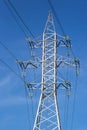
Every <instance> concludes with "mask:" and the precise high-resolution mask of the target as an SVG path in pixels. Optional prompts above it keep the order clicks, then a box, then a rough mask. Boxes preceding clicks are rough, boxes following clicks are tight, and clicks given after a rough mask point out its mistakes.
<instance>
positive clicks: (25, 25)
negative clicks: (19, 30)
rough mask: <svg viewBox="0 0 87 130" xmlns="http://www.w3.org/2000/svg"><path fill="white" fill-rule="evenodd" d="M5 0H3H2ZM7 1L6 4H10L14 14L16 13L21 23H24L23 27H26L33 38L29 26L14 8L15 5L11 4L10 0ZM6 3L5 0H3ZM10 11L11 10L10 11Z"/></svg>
mask: <svg viewBox="0 0 87 130" xmlns="http://www.w3.org/2000/svg"><path fill="white" fill-rule="evenodd" d="M4 1H5V0H4ZM7 1H8V4H9V5H10V7H11V8H12V9H13V11H14V12H15V14H16V15H17V17H18V18H19V19H20V21H21V23H22V24H23V25H24V27H25V28H26V29H27V31H28V32H29V33H30V34H31V36H32V37H33V38H35V37H34V35H33V33H32V32H31V30H30V29H29V27H28V26H27V24H26V23H25V21H24V20H23V18H22V17H21V15H20V14H19V12H18V11H17V9H16V8H15V6H14V5H13V3H12V2H11V1H10V0H7ZM5 3H6V1H5ZM11 12H12V11H11Z"/></svg>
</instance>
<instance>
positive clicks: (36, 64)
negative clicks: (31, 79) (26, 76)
mask: <svg viewBox="0 0 87 130" xmlns="http://www.w3.org/2000/svg"><path fill="white" fill-rule="evenodd" d="M16 61H17V63H18V64H19V66H20V68H21V69H22V70H26V69H29V68H40V67H41V61H40V60H39V61H38V60H27V61H21V60H16Z"/></svg>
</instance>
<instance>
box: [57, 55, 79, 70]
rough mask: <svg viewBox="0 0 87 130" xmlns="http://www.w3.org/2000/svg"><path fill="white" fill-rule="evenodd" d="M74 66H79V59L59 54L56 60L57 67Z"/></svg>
mask: <svg viewBox="0 0 87 130" xmlns="http://www.w3.org/2000/svg"><path fill="white" fill-rule="evenodd" d="M65 66H67V67H70V68H71V67H76V68H80V61H79V59H77V58H68V57H64V56H59V58H58V60H57V67H65Z"/></svg>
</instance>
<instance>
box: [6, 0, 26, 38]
mask: <svg viewBox="0 0 87 130" xmlns="http://www.w3.org/2000/svg"><path fill="white" fill-rule="evenodd" d="M4 3H5V5H6V6H7V8H8V10H9V11H10V13H11V15H12V17H13V18H14V20H15V21H16V23H17V25H18V26H19V28H20V29H21V31H22V32H23V34H24V36H25V37H28V36H27V34H26V32H25V30H24V29H23V27H22V26H21V25H20V23H19V21H18V19H17V18H16V16H15V15H14V13H13V12H12V10H11V8H10V6H9V5H8V3H7V1H6V0H4Z"/></svg>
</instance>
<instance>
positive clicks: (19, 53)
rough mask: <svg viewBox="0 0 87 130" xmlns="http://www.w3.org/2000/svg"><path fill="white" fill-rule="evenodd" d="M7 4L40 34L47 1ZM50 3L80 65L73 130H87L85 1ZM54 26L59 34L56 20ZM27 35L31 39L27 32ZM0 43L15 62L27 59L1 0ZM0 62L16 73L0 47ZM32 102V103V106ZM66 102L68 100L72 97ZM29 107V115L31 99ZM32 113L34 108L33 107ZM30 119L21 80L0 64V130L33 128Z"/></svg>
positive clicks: (21, 36) (20, 37)
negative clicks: (16, 59) (70, 41)
mask: <svg viewBox="0 0 87 130" xmlns="http://www.w3.org/2000/svg"><path fill="white" fill-rule="evenodd" d="M11 1H12V2H13V4H14V5H15V7H16V9H17V10H18V12H19V13H20V15H21V16H22V18H23V19H24V21H25V23H26V24H27V25H28V27H29V28H30V30H31V31H32V33H33V34H34V35H35V36H38V35H40V34H42V33H43V30H44V26H45V23H46V20H47V16H48V12H49V10H50V6H49V4H48V1H47V0H36V1H35V0H11ZM51 1H52V4H53V6H54V7H55V10H56V13H57V14H58V16H59V18H60V21H61V23H62V26H63V28H64V30H65V32H66V34H67V35H69V36H70V38H71V40H72V47H73V50H74V52H75V54H76V56H77V57H78V58H79V59H80V62H81V68H80V76H79V80H78V87H77V93H76V105H75V115H74V122H73V130H87V87H86V84H87V79H86V77H87V73H86V71H87V68H86V67H87V58H86V55H87V43H86V42H87V36H86V34H87V1H86V0H82V1H81V0H66V1H65V0H51ZM55 25H56V30H57V33H58V34H62V32H61V31H60V28H59V25H58V24H57V22H56V20H55ZM22 26H23V25H22ZM24 29H25V28H24ZM25 31H26V30H25ZM26 32H27V31H26ZM28 36H29V37H31V35H30V34H29V33H28ZM0 41H2V42H3V43H4V44H5V46H7V47H8V48H9V50H11V51H12V52H13V54H14V55H15V57H17V58H18V59H22V60H25V59H28V57H29V56H30V52H29V51H28V48H27V45H26V41H25V36H24V34H23V32H22V31H21V30H20V28H19V27H18V25H17V23H16V22H15V20H14V19H13V17H12V15H11V13H10V12H9V10H8V8H7V7H6V5H5V4H4V0H0ZM0 59H2V60H4V61H5V62H6V63H7V64H9V66H11V67H12V68H13V69H14V70H15V71H16V72H18V73H19V70H18V67H17V64H16V61H15V60H14V59H13V57H12V56H11V55H10V54H9V53H8V51H7V50H5V48H3V47H2V46H1V45H0ZM73 87H74V86H73ZM34 99H35V98H34ZM34 99H33V103H34V104H35V100H34ZM37 100H38V96H37ZM70 101H72V98H71V99H70ZM29 104H30V105H29V110H30V113H31V112H32V111H31V105H32V102H31V100H29ZM70 109H71V107H70ZM34 110H36V108H34ZM33 119H34V117H32V116H31V114H30V115H28V112H27V104H26V98H25V89H24V85H23V83H22V81H21V80H20V78H18V77H17V76H16V75H15V74H14V73H13V72H12V71H11V70H9V69H8V68H7V67H6V66H5V65H4V64H3V63H1V62H0V130H19V129H21V130H24V129H25V130H30V129H31V128H32V126H33V121H31V120H33ZM28 121H29V123H28ZM29 125H31V126H29ZM68 127H69V125H68ZM68 129H69V128H67V130H68ZM69 130H70V129H69Z"/></svg>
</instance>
